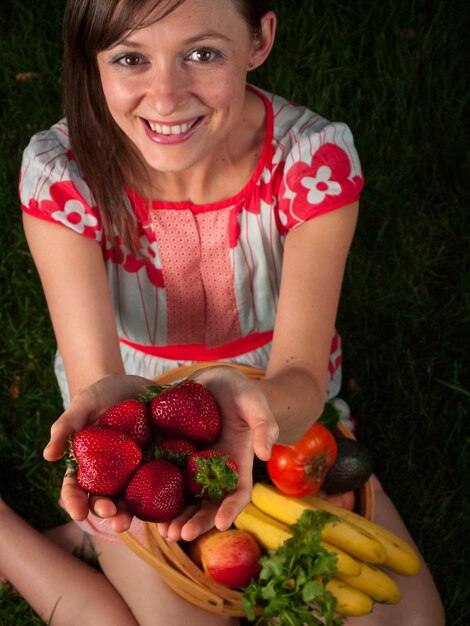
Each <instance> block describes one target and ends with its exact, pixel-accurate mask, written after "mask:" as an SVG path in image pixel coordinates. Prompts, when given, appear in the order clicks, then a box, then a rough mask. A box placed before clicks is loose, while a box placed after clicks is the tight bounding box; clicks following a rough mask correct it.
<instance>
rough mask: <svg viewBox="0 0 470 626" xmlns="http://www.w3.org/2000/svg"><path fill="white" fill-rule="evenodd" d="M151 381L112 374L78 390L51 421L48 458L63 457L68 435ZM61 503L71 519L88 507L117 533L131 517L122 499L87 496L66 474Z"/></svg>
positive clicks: (141, 390)
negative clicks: (56, 417) (68, 403)
mask: <svg viewBox="0 0 470 626" xmlns="http://www.w3.org/2000/svg"><path fill="white" fill-rule="evenodd" d="M151 384H153V381H151V380H147V379H145V378H141V377H140V376H129V375H126V374H111V375H109V376H106V377H105V378H102V379H101V380H99V381H98V382H96V383H94V384H93V385H90V386H89V387H86V388H85V389H83V390H81V391H80V392H79V393H77V394H76V395H75V396H74V398H73V399H72V402H71V403H70V405H69V407H68V408H67V409H66V410H65V411H64V412H63V413H62V415H61V416H60V417H59V418H58V419H57V420H56V421H55V422H54V423H53V424H52V427H51V438H50V441H49V443H48V444H47V446H46V447H45V449H44V453H43V454H44V458H45V459H46V460H47V461H57V460H59V459H61V458H62V456H63V455H64V452H65V451H66V449H67V447H68V441H69V438H70V437H71V436H73V435H74V434H76V433H77V432H79V431H80V430H82V429H83V428H85V426H89V425H90V424H93V423H95V422H96V421H97V419H98V417H99V415H100V414H101V413H103V411H104V410H105V409H107V408H108V407H110V406H113V405H114V404H117V403H118V402H121V400H126V399H128V398H135V397H136V396H137V395H138V394H140V393H144V391H145V386H146V385H151ZM61 505H62V506H63V508H64V509H65V510H66V511H67V513H68V514H69V515H70V517H71V518H72V519H74V520H77V521H81V520H84V519H85V518H86V517H87V515H88V512H89V509H91V510H92V511H93V512H94V513H95V514H96V515H98V516H99V517H102V518H104V519H109V520H110V523H111V525H112V527H113V529H114V530H115V531H116V532H121V531H123V530H127V528H129V525H130V523H131V520H132V516H131V514H130V513H129V511H128V510H127V507H126V506H125V504H124V503H123V502H119V501H114V500H112V499H110V498H104V497H100V496H90V498H89V497H88V494H87V493H86V492H85V491H83V489H82V488H81V487H80V486H79V485H78V483H77V481H76V479H75V478H71V477H67V476H66V477H65V478H64V481H63V484H62V493H61Z"/></svg>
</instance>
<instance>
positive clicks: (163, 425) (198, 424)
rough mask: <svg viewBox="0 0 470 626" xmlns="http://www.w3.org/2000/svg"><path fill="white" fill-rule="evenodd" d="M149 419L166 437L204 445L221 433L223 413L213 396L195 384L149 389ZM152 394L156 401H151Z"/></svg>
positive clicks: (192, 382)
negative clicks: (180, 438)
mask: <svg viewBox="0 0 470 626" xmlns="http://www.w3.org/2000/svg"><path fill="white" fill-rule="evenodd" d="M148 391H149V392H150V394H151V395H150V398H151V399H150V416H151V418H152V420H153V422H154V423H155V425H156V426H157V428H158V430H159V432H160V433H161V434H162V435H163V436H164V437H182V438H183V439H190V440H191V441H194V442H196V443H199V444H201V445H208V444H210V443H212V442H213V441H214V440H215V439H216V438H217V435H218V434H219V431H220V423H221V418H220V413H219V410H218V408H217V405H216V403H215V400H214V397H213V395H212V394H211V393H210V391H209V390H208V389H206V388H205V387H204V386H203V385H201V384H200V383H197V382H196V381H194V380H184V381H183V382H180V383H176V384H174V385H168V386H166V387H158V386H154V387H149V388H148ZM152 394H153V395H154V397H152Z"/></svg>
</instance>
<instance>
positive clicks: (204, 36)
mask: <svg viewBox="0 0 470 626" xmlns="http://www.w3.org/2000/svg"><path fill="white" fill-rule="evenodd" d="M134 32H135V31H134ZM208 39H209V40H210V39H214V40H215V39H218V40H222V41H226V42H227V43H230V42H232V39H231V38H230V37H227V35H224V34H223V33H219V32H217V31H215V30H208V31H204V32H202V33H199V34H197V35H194V36H193V37H188V39H185V40H184V41H183V44H184V45H188V46H189V45H191V44H193V43H196V42H198V41H201V40H208ZM122 45H125V46H128V47H129V48H140V47H141V44H140V43H139V42H137V41H133V40H132V34H131V36H130V37H129V38H128V37H122V38H121V39H119V40H118V41H116V43H115V44H114V45H112V46H111V48H116V47H117V46H122Z"/></svg>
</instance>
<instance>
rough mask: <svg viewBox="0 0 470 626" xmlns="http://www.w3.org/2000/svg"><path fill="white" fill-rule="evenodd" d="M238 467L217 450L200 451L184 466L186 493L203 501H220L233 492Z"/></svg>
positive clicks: (226, 455) (227, 456)
mask: <svg viewBox="0 0 470 626" xmlns="http://www.w3.org/2000/svg"><path fill="white" fill-rule="evenodd" d="M237 481H238V466H237V464H236V463H235V461H234V460H233V459H231V458H230V457H229V455H228V454H224V453H223V452H220V451H219V450H200V451H199V452H195V453H194V454H192V455H191V456H190V457H189V459H188V463H187V465H186V484H187V488H188V491H190V492H191V493H192V494H194V495H196V496H200V497H202V498H204V499H205V500H222V498H223V497H224V496H226V495H227V494H228V493H231V492H232V491H234V490H235V488H236V486H237Z"/></svg>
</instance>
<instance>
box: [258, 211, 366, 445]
mask: <svg viewBox="0 0 470 626" xmlns="http://www.w3.org/2000/svg"><path fill="white" fill-rule="evenodd" d="M358 206H359V205H358V202H355V203H353V204H350V205H348V206H345V207H342V208H340V209H336V210H334V211H331V212H329V213H326V214H324V215H321V216H319V217H316V218H314V219H311V220H309V221H307V222H305V223H304V224H302V225H301V226H298V227H297V228H296V229H294V230H293V231H291V232H289V233H288V235H287V237H286V242H285V250H284V261H283V267H282V282H281V291H280V297H279V303H278V310H277V315H276V324H275V328H274V337H273V345H272V351H271V357H270V360H269V366H268V369H267V372H266V379H265V380H264V381H259V387H260V388H262V389H263V392H264V394H265V395H266V397H267V399H268V403H269V406H270V407H271V410H272V411H273V414H274V416H275V418H276V420H277V422H278V424H279V428H280V440H281V441H283V442H285V443H289V442H293V441H295V440H296V439H298V438H299V437H300V436H301V435H302V434H303V433H304V432H305V430H306V429H307V428H308V426H309V425H310V424H311V423H312V421H313V420H314V419H316V418H318V417H319V416H320V414H321V412H322V409H323V406H324V402H325V394H326V382H327V367H328V359H329V354H330V348H331V342H332V339H333V332H334V327H335V321H336V313H337V309H338V302H339V297H340V292H341V284H342V281H343V275H344V269H345V265H346V260H347V256H348V252H349V249H350V246H351V242H352V238H353V234H354V230H355V227H356V222H357V215H358Z"/></svg>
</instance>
